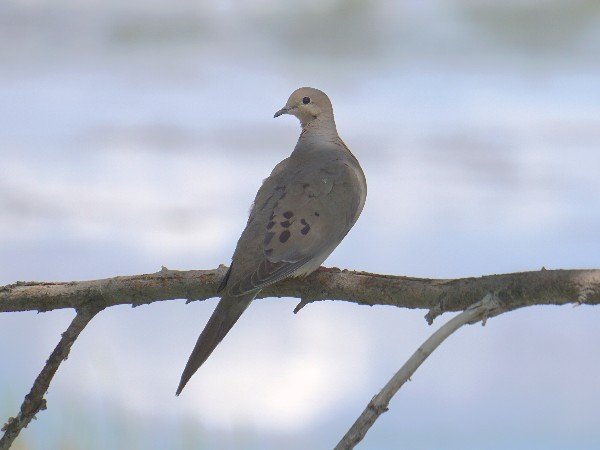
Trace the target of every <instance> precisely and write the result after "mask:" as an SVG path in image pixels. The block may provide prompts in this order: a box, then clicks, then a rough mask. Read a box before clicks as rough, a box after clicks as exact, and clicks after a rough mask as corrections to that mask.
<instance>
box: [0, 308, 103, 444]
mask: <svg viewBox="0 0 600 450" xmlns="http://www.w3.org/2000/svg"><path fill="white" fill-rule="evenodd" d="M99 311H100V310H99V309H94V310H92V309H84V310H78V311H77V315H76V316H75V317H74V318H73V320H72V321H71V324H70V325H69V327H68V328H67V330H66V331H65V332H64V333H63V334H62V337H61V339H60V341H59V342H58V345H57V346H56V347H55V348H54V350H53V351H52V353H51V354H50V357H49V358H48V361H46V364H45V365H44V368H43V369H42V371H41V372H40V374H39V375H38V376H37V378H36V379H35V382H34V383H33V387H32V388H31V391H29V394H27V395H26V396H25V400H24V401H23V404H22V405H21V410H20V411H19V414H17V416H16V417H10V418H9V419H8V422H7V423H6V424H5V425H4V426H3V427H2V431H4V436H2V438H1V439H0V450H8V449H9V448H10V446H11V445H12V443H13V441H14V440H15V439H16V438H17V436H18V435H19V433H20V432H21V430H22V429H23V428H25V427H27V425H29V422H31V419H35V415H36V414H37V413H38V412H40V411H41V410H44V409H46V400H45V399H44V394H45V393H46V391H47V390H48V387H49V386H50V382H51V381H52V378H53V377H54V375H55V374H56V371H57V370H58V367H59V366H60V364H61V363H62V362H63V361H64V360H66V359H67V357H68V356H69V351H70V350H71V346H72V345H73V343H74V342H75V340H76V339H77V337H78V336H79V334H80V333H81V332H82V331H83V329H84V328H85V327H86V325H87V324H88V323H89V322H90V320H92V318H93V317H94V316H95V315H96V314H97V313H98V312H99Z"/></svg>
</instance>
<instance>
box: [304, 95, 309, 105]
mask: <svg viewBox="0 0 600 450" xmlns="http://www.w3.org/2000/svg"><path fill="white" fill-rule="evenodd" d="M302 103H304V104H305V105H308V104H309V103H310V97H304V98H303V99H302Z"/></svg>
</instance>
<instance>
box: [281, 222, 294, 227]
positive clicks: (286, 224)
mask: <svg viewBox="0 0 600 450" xmlns="http://www.w3.org/2000/svg"><path fill="white" fill-rule="evenodd" d="M291 224H292V222H290V221H289V220H286V221H285V222H280V225H281V226H282V227H283V228H289V227H290V225H291Z"/></svg>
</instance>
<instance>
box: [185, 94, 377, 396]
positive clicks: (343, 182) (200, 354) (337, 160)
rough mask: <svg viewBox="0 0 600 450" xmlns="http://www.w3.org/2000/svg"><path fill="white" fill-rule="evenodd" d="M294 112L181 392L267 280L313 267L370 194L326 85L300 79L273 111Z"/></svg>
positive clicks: (343, 232) (339, 238)
mask: <svg viewBox="0 0 600 450" xmlns="http://www.w3.org/2000/svg"><path fill="white" fill-rule="evenodd" d="M283 114H291V115H294V116H296V117H297V118H298V119H299V120H300V124H301V125H302V132H301V133H300V138H299V139H298V143H297V144H296V147H295V148H294V151H293V152H292V154H291V155H290V156H289V157H288V158H286V159H284V160H283V161H281V162H280V163H279V164H277V166H275V168H274V169H273V171H272V172H271V175H270V176H269V177H268V178H267V179H265V180H264V181H263V183H262V186H261V187H260V189H259V190H258V193H257V194H256V199H255V200H254V203H253V204H252V208H251V210H250V217H249V218H248V223H247V224H246V228H245V229H244V232H243V233H242V235H241V237H240V239H239V241H238V244H237V247H236V249H235V252H234V254H233V258H232V262H231V267H230V268H229V271H228V272H227V274H226V275H225V277H224V278H223V281H222V282H221V286H220V287H219V290H218V291H219V292H221V293H222V297H221V300H220V301H219V304H218V305H217V308H216V309H215V311H214V312H213V314H212V316H211V317H210V319H209V321H208V323H207V324H206V326H205V327H204V330H203V331H202V334H200V337H199V338H198V341H197V342H196V346H195V347H194V350H193V351H192V354H191V356H190V358H189V360H188V362H187V364H186V366H185V369H184V371H183V374H182V375H181V382H180V383H179V387H178V388H177V395H179V394H180V393H181V391H182V390H183V388H184V386H185V385H186V383H187V382H188V381H189V380H190V378H191V377H192V375H193V374H194V373H195V372H196V371H197V370H198V368H200V366H201V365H202V364H203V363H204V361H206V359H207V358H208V357H209V355H210V354H211V353H212V351H213V350H214V349H215V347H216V346H217V345H218V344H219V343H220V342H221V340H222V339H223V337H224V336H225V335H226V334H227V332H229V330H230V329H231V327H233V325H234V324H235V323H236V321H237V320H238V319H239V318H240V316H241V315H242V313H243V312H244V311H245V310H246V308H247V307H248V305H249V304H250V302H251V301H252V300H253V299H254V297H256V295H257V294H258V292H259V291H260V290H261V289H263V288H264V287H266V286H268V285H270V284H273V283H276V282H277V281H280V280H282V279H284V278H287V277H299V276H305V275H308V274H309V273H311V272H313V271H315V270H316V269H317V268H319V266H320V265H321V263H323V261H325V259H326V258H327V257H328V256H329V255H330V253H331V252H332V251H333V250H334V249H335V248H336V247H337V246H338V244H339V243H340V242H341V241H342V239H343V238H344V236H346V234H347V233H348V231H350V229H351V228H352V226H353V225H354V223H355V222H356V220H357V219H358V216H359V215H360V213H361V211H362V209H363V206H364V204H365V199H366V196H367V182H366V180H365V175H364V174H363V171H362V169H361V167H360V164H359V163H358V160H357V159H356V158H355V157H354V155H353V154H352V153H351V152H350V150H349V149H348V147H346V145H345V144H344V142H343V141H342V140H341V139H340V137H339V136H338V133H337V129H336V127H335V121H334V118H333V108H332V106H331V102H330V101H329V98H328V97H327V95H325V93H324V92H322V91H320V90H318V89H314V88H309V87H303V88H300V89H297V90H296V91H294V92H293V93H292V95H291V96H290V98H289V99H288V101H287V103H286V105H285V106H284V107H283V108H282V109H280V110H279V111H277V112H276V113H275V117H279V116H281V115H283Z"/></svg>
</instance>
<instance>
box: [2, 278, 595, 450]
mask: <svg viewBox="0 0 600 450" xmlns="http://www.w3.org/2000/svg"><path fill="white" fill-rule="evenodd" d="M226 271H227V268H226V267H225V266H219V267H218V268H217V269H214V270H190V271H178V270H168V269H166V268H164V267H163V268H162V270H160V271H159V272H156V273H153V274H146V275H133V276H119V277H114V278H107V279H103V280H93V281H69V282H35V281H33V282H16V283H14V284H10V285H7V286H3V287H0V312H17V311H40V312H42V311H51V310H54V309H61V308H74V309H75V310H76V311H77V315H76V317H75V318H74V319H73V322H72V323H71V325H69V328H68V329H67V330H66V331H65V333H63V335H62V338H61V339H60V341H59V343H58V345H57V346H56V348H55V349H54V351H53V352H52V354H51V355H50V358H49V359H48V361H47V362H46V365H45V366H44V368H43V369H42V371H41V372H40V374H39V375H38V377H37V378H36V380H35V382H34V385H33V387H32V389H31V391H30V393H29V394H28V395H27V396H26V397H25V400H24V401H23V404H22V406H21V410H20V412H19V414H18V415H17V416H16V417H11V418H10V419H9V420H8V422H7V423H6V424H5V426H4V427H3V429H2V431H4V436H3V437H2V438H1V439H0V450H6V449H8V448H10V446H11V444H12V442H13V441H14V440H15V439H16V437H17V436H18V434H19V432H20V431H21V430H22V429H23V428H25V427H26V426H27V425H28V424H29V422H30V421H31V419H32V418H34V417H35V414H37V413H38V412H39V411H41V410H43V409H45V408H46V402H45V400H44V398H43V396H44V394H45V393H46V391H47V390H48V387H49V386H50V382H51V380H52V378H53V377H54V375H55V373H56V371H57V369H58V367H59V365H60V364H61V362H62V361H64V360H65V359H66V358H67V356H68V353H69V351H70V349H71V346H72V345H73V343H74V342H75V340H76V339H77V337H78V336H79V334H80V333H81V332H82V331H83V329H84V328H85V326H86V325H87V324H88V323H89V321H90V320H91V319H92V318H93V317H94V316H95V314H97V313H98V312H99V311H101V310H102V309H104V308H106V307H109V306H115V305H123V304H130V305H132V306H139V305H144V304H149V303H153V302H157V301H164V300H174V299H182V298H183V299H187V300H188V301H195V300H205V299H207V298H210V297H214V296H216V291H217V288H218V286H219V283H220V281H221V279H222V278H223V276H224V275H225V273H226ZM489 296H493V298H494V301H495V302H496V303H495V304H494V312H493V314H491V313H490V310H489V308H487V307H486V308H484V309H485V311H484V313H485V314H486V315H495V314H499V313H500V312H505V311H510V310H514V309H517V308H522V307H524V306H532V305H563V304H566V303H575V304H584V303H585V304H590V305H596V304H599V303H600V270H598V269H596V270H594V269H591V270H546V269H543V268H542V270H540V271H534V272H521V273H512V274H503V275H487V276H482V277H473V278H459V279H447V280H442V279H438V280H435V279H427V278H414V277H405V276H395V275H380V274H373V273H366V272H354V271H348V270H340V269H337V268H331V269H328V268H325V267H321V268H320V269H319V270H317V271H316V272H315V273H313V274H312V275H309V276H308V277H306V278H302V279H289V280H285V281H282V282H279V283H277V284H275V285H273V286H270V287H268V288H266V289H265V290H263V291H261V292H260V295H259V296H258V298H264V297H295V298H299V299H300V303H299V304H298V306H297V307H296V309H295V310H294V312H298V311H299V310H300V309H301V308H302V307H304V306H305V305H307V304H309V303H311V302H314V301H318V300H344V301H349V302H353V303H358V304H362V305H391V306H397V307H405V308H423V309H428V310H429V312H428V313H427V315H426V316H425V318H426V319H427V321H428V322H429V323H432V322H433V320H434V319H435V318H436V317H437V316H439V315H440V314H442V313H444V312H446V311H464V310H467V311H470V312H469V314H470V315H463V316H462V317H463V318H464V317H467V318H470V319H473V318H475V319H476V320H480V319H481V317H480V314H479V313H480V312H481V311H480V310H477V314H475V313H473V308H472V307H471V305H474V304H476V303H477V302H478V301H480V300H481V299H482V298H487V297H489ZM470 307H471V309H469V308H470ZM473 314H475V315H474V316H473V318H472V317H471V315H473ZM451 323H452V324H453V325H452V327H446V328H445V330H446V331H448V330H450V333H451V332H452V331H454V330H455V329H457V328H453V327H454V326H456V324H457V323H459V322H457V321H456V320H454V319H453V320H452V321H451ZM459 326H460V325H459ZM447 335H449V334H447ZM447 335H445V334H443V333H442V336H443V339H445V337H447ZM434 336H436V335H434ZM437 336H438V338H439V337H440V334H437ZM432 338H433V336H432ZM443 339H441V340H439V339H438V340H437V341H435V344H436V345H435V346H433V347H431V349H430V351H429V352H423V351H422V349H420V350H418V351H417V353H416V356H415V357H414V358H413V359H412V362H411V360H409V362H408V363H407V364H409V366H410V367H409V368H408V369H410V370H408V369H406V368H403V369H401V371H400V372H399V373H400V376H399V378H398V377H396V379H395V380H394V379H393V380H392V381H391V382H392V383H393V386H392V387H391V388H390V389H387V390H385V394H384V395H383V396H382V397H381V398H379V400H378V403H377V402H376V403H373V402H371V403H370V404H369V406H368V407H367V409H366V410H365V412H364V413H363V415H361V417H360V418H359V420H358V421H357V423H356V424H355V426H356V427H353V428H352V429H351V430H350V431H349V434H348V435H347V436H346V437H345V438H344V439H346V440H345V441H344V440H342V441H341V442H340V445H342V447H339V448H352V447H353V445H355V444H356V443H357V442H359V441H360V439H362V437H364V434H365V433H366V432H367V430H368V429H369V427H370V426H371V425H372V424H373V423H374V422H375V420H376V419H377V417H379V415H380V414H381V413H382V412H384V411H385V410H387V402H389V399H390V398H391V396H393V394H394V393H395V392H396V391H397V390H398V389H399V388H400V387H401V385H402V383H403V382H404V381H402V380H403V379H404V378H402V377H405V376H410V374H411V373H412V372H414V370H416V369H417V367H418V364H420V363H421V362H422V361H423V360H424V359H425V358H426V357H427V356H428V355H429V354H430V353H431V351H433V350H434V349H435V347H437V345H439V343H441V341H442V340H443ZM416 363H418V364H416ZM415 364H416V365H415ZM407 374H408V375H407ZM377 398H378V397H376V398H375V399H377ZM375 399H374V401H375Z"/></svg>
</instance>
